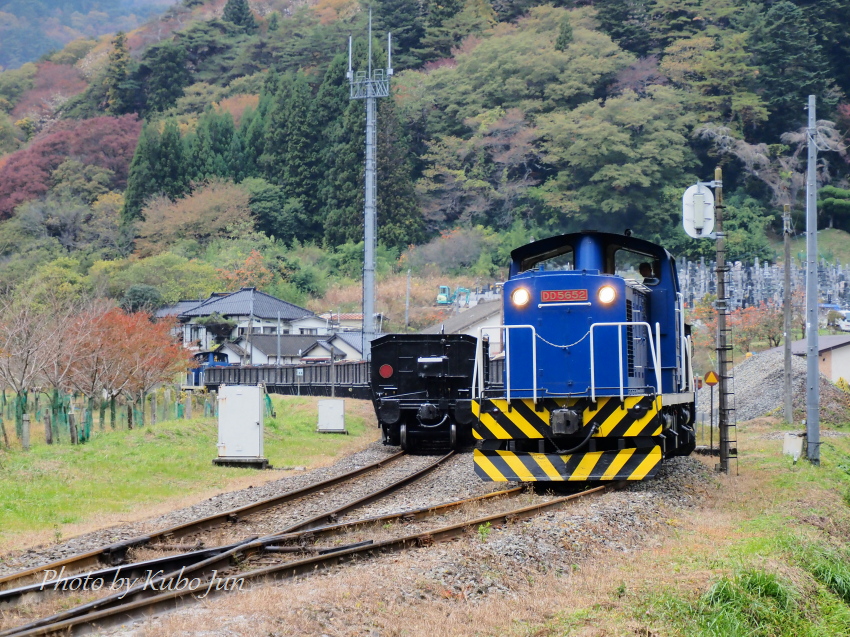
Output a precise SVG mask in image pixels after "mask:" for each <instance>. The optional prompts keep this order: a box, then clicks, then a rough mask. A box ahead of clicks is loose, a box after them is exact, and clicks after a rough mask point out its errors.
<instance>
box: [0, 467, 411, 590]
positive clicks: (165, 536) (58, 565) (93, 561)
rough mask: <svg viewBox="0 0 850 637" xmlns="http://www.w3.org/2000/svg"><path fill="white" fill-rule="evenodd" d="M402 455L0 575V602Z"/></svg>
mask: <svg viewBox="0 0 850 637" xmlns="http://www.w3.org/2000/svg"><path fill="white" fill-rule="evenodd" d="M405 455H406V454H405V452H403V451H400V452H398V453H395V454H393V455H391V456H388V457H387V458H384V459H382V460H379V461H378V462H374V463H372V464H368V465H364V466H362V467H359V468H357V469H354V470H352V471H348V472H346V473H343V474H341V475H339V476H336V477H333V478H329V479H327V480H322V481H320V482H316V483H313V484H310V485H307V486H306V487H302V488H299V489H294V490H292V491H288V492H286V493H283V494H281V495H278V496H274V497H271V498H266V499H263V500H259V501H257V502H253V503H251V504H248V505H245V506H242V507H238V508H235V509H231V510H229V511H224V512H222V513H217V514H214V515H209V516H204V517H202V518H198V519H196V520H192V521H190V522H185V523H183V524H178V525H175V526H171V527H168V528H165V529H161V530H159V531H156V532H154V533H150V534H146V535H141V536H138V537H135V538H132V539H129V540H124V541H122V542H117V543H114V544H110V545H108V546H104V547H101V548H98V549H95V550H93V551H87V552H85V553H80V554H78V555H74V556H71V557H68V558H66V559H63V560H57V561H54V562H51V563H49V564H45V565H42V566H36V567H32V568H29V569H26V570H23V571H19V572H17V573H13V574H11V575H6V576H4V577H0V605H2V604H3V603H4V601H3V600H4V598H3V592H4V591H8V590H9V589H12V588H18V587H21V586H24V585H26V584H30V583H34V582H37V581H41V580H42V579H43V577H44V573H45V571H56V572H57V573H58V572H60V571H61V572H63V573H65V574H67V575H72V574H74V573H82V572H86V571H90V570H92V569H95V568H102V567H104V566H107V567H111V566H118V565H121V564H125V563H127V559H128V554H129V552H130V551H132V550H134V549H139V548H142V547H147V546H152V545H156V544H157V543H158V544H161V545H168V544H172V543H174V542H176V541H179V540H183V539H186V538H194V537H196V536H198V535H199V534H201V533H203V532H206V531H209V530H212V529H216V528H220V527H222V526H224V525H228V524H234V523H238V522H239V521H244V520H245V519H247V518H249V517H250V516H253V515H257V514H259V513H261V512H265V511H268V510H270V509H274V508H277V507H279V506H281V505H284V504H286V503H289V502H292V501H294V500H297V499H299V498H303V497H306V496H308V495H311V494H314V493H319V492H321V491H323V490H325V489H329V488H331V487H334V486H337V485H340V484H343V483H345V482H348V481H350V480H354V479H356V478H358V477H360V476H363V475H366V474H369V473H371V472H373V471H377V470H378V469H381V468H384V467H386V466H388V465H390V464H392V463H393V462H395V461H396V460H398V459H400V458H402V457H403V456H405ZM189 548H191V546H189V545H187V546H185V547H183V550H186V549H189Z"/></svg>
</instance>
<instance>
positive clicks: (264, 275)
mask: <svg viewBox="0 0 850 637" xmlns="http://www.w3.org/2000/svg"><path fill="white" fill-rule="evenodd" d="M218 278H219V281H221V283H222V285H223V286H224V288H225V289H228V290H236V289H239V288H243V287H252V288H263V287H266V286H267V285H268V284H269V283H271V282H272V279H273V278H274V275H273V274H272V271H271V270H270V269H269V268H268V267H267V266H266V264H265V259H264V258H263V255H262V254H260V253H259V252H257V251H256V250H251V254H249V255H248V257H247V258H246V259H245V261H244V262H242V263H240V264H238V265H237V266H236V267H234V268H233V269H227V268H219V269H218Z"/></svg>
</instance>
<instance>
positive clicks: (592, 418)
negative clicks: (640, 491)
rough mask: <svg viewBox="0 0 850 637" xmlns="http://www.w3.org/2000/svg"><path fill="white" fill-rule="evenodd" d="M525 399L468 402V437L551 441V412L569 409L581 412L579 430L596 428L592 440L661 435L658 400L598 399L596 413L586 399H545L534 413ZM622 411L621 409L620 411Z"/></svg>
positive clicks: (640, 398) (530, 402)
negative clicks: (472, 419)
mask: <svg viewBox="0 0 850 637" xmlns="http://www.w3.org/2000/svg"><path fill="white" fill-rule="evenodd" d="M541 406H542V409H541V410H540V411H537V410H536V409H535V406H534V403H533V401H532V400H529V399H516V400H512V401H511V403H510V408H508V401H507V400H503V399H493V400H482V401H477V400H474V401H472V413H473V415H474V416H475V418H476V422H475V423H473V430H472V433H473V435H474V436H475V438H476V439H478V440H485V439H488V440H527V439H532V440H533V439H543V438H551V437H552V435H553V434H552V427H551V425H550V422H551V412H552V411H553V410H555V409H561V408H565V407H570V408H573V409H578V410H580V411H581V412H582V426H587V425H596V426H597V427H598V430H597V431H596V433H595V434H593V436H594V437H596V438H621V437H634V436H657V435H658V434H660V433H661V428H662V422H661V418H659V417H658V414H659V412H660V411H661V397H660V396H656V397H652V396H627V397H626V398H625V401H624V402H623V403H621V402H620V399H619V397H613V398H599V399H598V400H597V409H592V406H593V405H592V403H591V402H590V400H589V399H587V398H559V399H551V398H547V399H544V400H542V401H541V403H540V404H539V405H538V407H537V409H540V407H541ZM624 407H625V408H624Z"/></svg>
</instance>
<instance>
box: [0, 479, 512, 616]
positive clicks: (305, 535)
mask: <svg viewBox="0 0 850 637" xmlns="http://www.w3.org/2000/svg"><path fill="white" fill-rule="evenodd" d="M522 490H523V488H522V487H514V488H512V489H506V490H504V491H494V492H492V493H486V494H484V495H479V496H475V497H473V498H464V499H461V500H452V501H450V502H444V503H441V504H436V505H432V506H427V507H421V508H419V509H406V510H403V511H397V512H394V513H388V514H386V515H378V516H373V517H368V518H361V519H358V520H351V521H349V522H340V523H337V524H329V525H326V526H321V527H318V528H311V529H309V530H303V531H295V532H287V533H282V534H280V535H272V536H266V537H264V538H263V544H264V550H266V551H269V550H270V547H271V546H273V545H274V544H276V543H283V544H284V545H286V544H291V543H293V542H299V543H300V544H298V545H297V546H294V547H292V548H293V550H303V551H305V552H311V551H314V550H316V549H315V547H308V546H306V545H305V543H306V542H308V541H312V540H313V539H315V538H319V537H325V536H332V535H338V534H339V533H340V532H342V531H345V530H347V529H351V528H355V527H360V526H371V525H376V524H386V523H388V522H393V521H396V520H403V521H404V522H412V521H414V520H421V519H424V518H427V517H430V516H434V515H439V514H441V513H443V512H445V511H449V510H451V509H455V508H459V507H461V506H463V505H466V504H470V503H473V502H481V501H483V500H490V499H494V498H499V497H514V496H517V495H519V494H520V493H521V492H522ZM255 539H259V538H256V537H255V538H249V539H248V540H243V541H242V542H239V543H235V544H229V545H227V546H219V547H210V548H207V549H200V550H196V551H193V552H191V553H181V554H179V555H171V556H167V557H160V558H157V559H154V560H147V561H144V562H133V563H132V564H128V565H123V566H117V567H112V568H107V569H102V570H99V571H93V572H89V573H83V574H79V575H72V576H69V577H64V578H62V577H57V578H56V579H53V580H50V581H49V583H45V582H44V580H42V583H40V584H29V585H27V586H22V587H20V588H13V589H10V590H7V591H0V608H3V607H6V608H11V607H14V606H16V605H18V604H20V603H23V602H30V603H33V602H38V601H40V600H41V599H43V598H45V597H47V596H48V595H50V594H52V593H56V592H58V591H62V592H65V591H72V592H74V591H76V590H78V589H79V588H81V587H83V582H84V581H86V578H88V579H89V581H91V580H97V579H99V578H101V579H103V580H104V581H106V580H111V581H115V580H116V579H117V578H118V576H119V575H120V576H121V577H122V578H125V577H139V576H141V575H143V574H144V573H146V572H154V571H155V570H159V569H161V570H166V568H168V570H169V571H172V570H174V569H179V568H181V567H183V566H188V565H190V564H193V563H195V562H200V561H201V560H204V559H207V558H209V557H212V556H213V555H218V554H220V553H223V552H225V551H229V550H230V549H232V548H234V547H236V546H238V545H240V544H242V543H244V542H246V541H253V540H255ZM337 550H339V549H337Z"/></svg>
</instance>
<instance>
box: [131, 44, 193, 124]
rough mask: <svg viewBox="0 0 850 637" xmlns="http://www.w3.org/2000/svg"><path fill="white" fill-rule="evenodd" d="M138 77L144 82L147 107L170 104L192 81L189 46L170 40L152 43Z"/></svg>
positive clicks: (159, 108)
mask: <svg viewBox="0 0 850 637" xmlns="http://www.w3.org/2000/svg"><path fill="white" fill-rule="evenodd" d="M139 77H140V79H141V81H142V82H143V83H144V86H145V96H146V98H147V108H148V110H152V111H164V110H166V109H168V108H171V107H172V106H174V103H175V102H176V101H177V100H178V98H180V97H182V96H183V88H184V87H185V86H187V85H189V84H190V83H191V75H190V74H189V69H188V68H187V67H186V49H185V48H183V46H182V45H180V44H176V43H174V42H171V41H167V42H162V43H160V44H156V45H154V46H152V47H150V48H149V49H148V50H147V51H145V54H144V55H143V56H142V64H141V66H140V68H139Z"/></svg>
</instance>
